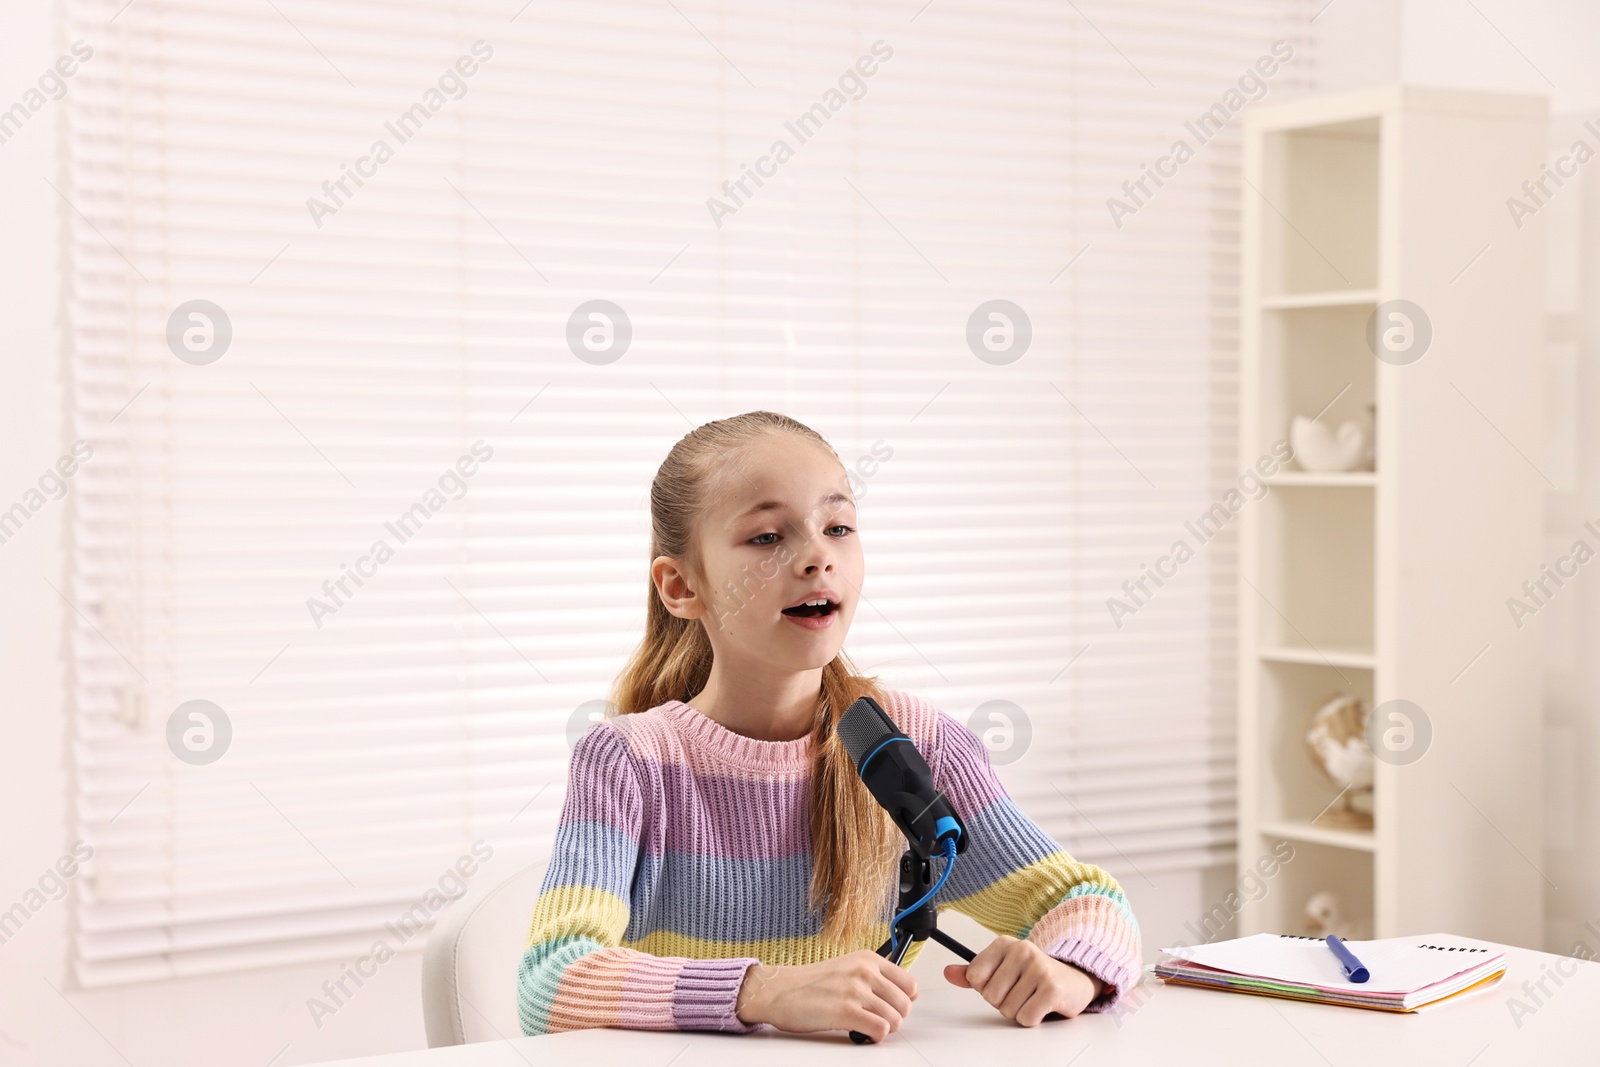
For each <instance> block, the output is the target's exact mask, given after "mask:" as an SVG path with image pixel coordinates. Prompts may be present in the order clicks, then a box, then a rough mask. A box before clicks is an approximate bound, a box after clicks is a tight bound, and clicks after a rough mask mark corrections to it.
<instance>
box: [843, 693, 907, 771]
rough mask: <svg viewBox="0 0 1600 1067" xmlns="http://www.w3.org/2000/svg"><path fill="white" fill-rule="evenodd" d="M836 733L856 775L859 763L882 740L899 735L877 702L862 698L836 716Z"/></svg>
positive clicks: (869, 698)
mask: <svg viewBox="0 0 1600 1067" xmlns="http://www.w3.org/2000/svg"><path fill="white" fill-rule="evenodd" d="M838 733H839V740H840V741H842V742H843V743H844V747H845V751H846V752H848V753H850V759H851V762H853V763H854V764H855V765H856V770H857V771H859V770H860V769H861V761H862V760H864V759H866V757H867V756H868V754H870V753H871V752H872V750H873V749H874V748H877V747H878V745H880V744H882V743H883V740H884V738H887V737H893V736H894V735H896V734H898V733H900V728H899V727H898V726H896V725H895V724H894V720H893V719H891V718H889V716H888V715H887V714H885V713H884V710H883V709H882V708H881V707H879V706H878V702H877V701H876V700H873V699H872V698H871V697H861V698H860V699H859V700H857V701H856V702H855V703H854V704H851V705H850V706H849V707H848V708H846V709H845V713H844V714H843V715H841V716H839V726H838Z"/></svg>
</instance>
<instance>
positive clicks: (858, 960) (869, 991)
mask: <svg viewBox="0 0 1600 1067" xmlns="http://www.w3.org/2000/svg"><path fill="white" fill-rule="evenodd" d="M916 999H917V980H916V979H915V978H913V977H911V975H910V974H909V973H908V972H907V971H906V970H905V969H904V968H902V967H898V966H896V965H895V964H893V963H890V962H889V961H888V960H887V959H885V958H884V957H882V956H880V955H878V954H877V953H876V952H873V951H872V950H871V949H865V948H864V949H859V950H857V951H855V952H847V953H845V954H844V955H842V956H835V957H834V958H832V959H829V960H823V961H822V962H820V963H804V964H798V965H796V966H792V967H769V966H766V965H764V964H752V965H751V966H750V968H749V969H748V970H746V971H745V974H744V984H743V985H742V986H740V987H739V1001H738V1005H737V1007H736V1008H735V1009H734V1014H735V1015H737V1016H738V1017H739V1020H740V1021H741V1022H745V1023H770V1024H772V1025H773V1026H775V1027H777V1028H778V1029H779V1030H787V1031H789V1032H791V1033H796V1034H809V1033H814V1032H816V1031H818V1030H858V1031H860V1032H861V1033H863V1034H866V1035H867V1036H868V1037H870V1038H872V1040H873V1041H882V1040H883V1039H884V1038H885V1037H887V1036H889V1035H890V1034H892V1033H894V1032H895V1031H896V1030H899V1029H900V1024H901V1022H903V1021H904V1020H905V1017H906V1016H907V1015H909V1014H910V1013H911V1002H912V1001H914V1000H916Z"/></svg>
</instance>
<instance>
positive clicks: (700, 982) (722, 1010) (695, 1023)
mask: <svg viewBox="0 0 1600 1067" xmlns="http://www.w3.org/2000/svg"><path fill="white" fill-rule="evenodd" d="M760 962H761V961H760V960H758V959H756V958H755V957H753V956H746V957H736V958H733V959H712V960H701V959H690V960H688V961H687V962H686V963H684V965H683V969H682V970H681V971H679V972H678V981H677V984H676V986H675V987H674V989H673V993H672V1021H673V1025H675V1026H676V1027H677V1028H678V1029H679V1030H722V1031H726V1032H728V1033H733V1034H748V1033H751V1032H753V1031H755V1030H759V1029H761V1028H762V1027H763V1026H765V1025H766V1024H765V1023H747V1022H744V1021H743V1020H741V1019H740V1018H739V1015H738V1010H737V1009H738V1006H739V990H740V988H741V987H742V986H743V985H744V975H745V971H747V970H749V969H750V966H751V965H752V964H756V963H760Z"/></svg>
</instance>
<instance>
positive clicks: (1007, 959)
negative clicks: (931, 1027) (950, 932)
mask: <svg viewBox="0 0 1600 1067" xmlns="http://www.w3.org/2000/svg"><path fill="white" fill-rule="evenodd" d="M944 976H945V978H946V979H948V980H949V981H950V984H951V985H957V986H960V987H961V988H963V989H976V990H977V991H978V992H979V993H981V994H983V999H984V1000H987V1001H988V1002H989V1003H990V1004H993V1005H994V1006H995V1007H996V1008H998V1009H999V1010H1000V1014H1001V1015H1004V1016H1005V1017H1006V1018H1007V1019H1012V1020H1014V1021H1016V1022H1017V1023H1020V1024H1021V1025H1023V1026H1038V1025H1039V1023H1040V1022H1042V1021H1043V1020H1044V1017H1045V1016H1046V1015H1047V1014H1048V1013H1050V1012H1052V1011H1058V1012H1060V1013H1061V1014H1062V1015H1065V1016H1066V1017H1067V1018H1069V1019H1070V1018H1072V1017H1073V1016H1074V1015H1077V1014H1079V1013H1080V1012H1082V1011H1083V1009H1084V1008H1087V1007H1088V1006H1089V1004H1090V1002H1091V1001H1093V1000H1094V998H1095V997H1097V996H1099V995H1100V992H1101V990H1103V989H1104V988H1105V983H1104V982H1102V981H1100V979H1098V978H1096V977H1094V976H1093V975H1090V974H1086V973H1084V972H1083V971H1081V970H1079V969H1078V968H1076V967H1074V966H1072V965H1071V964H1070V963H1062V962H1061V961H1060V960H1058V959H1055V958H1054V957H1051V956H1047V955H1045V951H1044V949H1042V948H1040V947H1039V946H1038V945H1037V944H1036V943H1034V942H1032V941H1022V940H1019V939H1017V938H1015V937H1010V936H1008V935H1005V934H1002V935H1000V936H999V937H997V938H995V939H994V941H992V942H991V943H990V944H989V947H988V948H986V949H984V950H983V951H982V952H979V953H978V954H977V955H976V956H974V957H973V958H972V962H971V963H952V964H950V965H949V966H947V967H946V968H945V969H944Z"/></svg>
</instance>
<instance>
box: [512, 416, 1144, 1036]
mask: <svg viewBox="0 0 1600 1067" xmlns="http://www.w3.org/2000/svg"><path fill="white" fill-rule="evenodd" d="M650 514H651V524H652V530H651V549H650V555H651V564H650V582H651V588H650V591H649V593H648V600H647V604H646V611H647V621H646V627H645V636H644V640H643V642H642V643H641V644H640V646H639V648H638V649H637V651H636V652H635V653H634V655H633V657H632V659H631V660H630V662H629V663H628V664H627V666H626V668H625V669H624V671H623V673H622V674H621V676H620V677H619V678H618V679H617V683H616V686H615V689H614V691H613V693H612V703H614V704H615V705H616V706H617V707H618V708H619V709H620V714H618V715H617V716H615V717H613V718H608V719H606V720H604V721H602V722H599V723H597V724H595V725H594V726H592V727H590V729H589V730H588V732H586V733H585V734H584V735H583V737H582V738H581V739H580V740H579V741H578V743H577V745H576V746H574V748H573V751H572V759H571V763H570V765H569V771H568V790H567V796H566V800H565V802H564V804H563V807H562V811H561V817H560V821H559V823H558V825H557V830H556V835H555V844H554V849H553V852H552V855H551V861H550V866H549V869H548V871H547V872H546V874H545V877H544V883H543V885H542V887H541V889H540V893H539V897H538V899H537V901H536V902H535V903H534V908H533V925H532V929H531V930H530V931H529V936H528V943H527V947H526V950H525V953H524V955H523V958H522V962H521V965H520V967H519V969H518V973H517V1001H518V1009H519V1013H520V1015H521V1023H522V1031H523V1033H525V1034H543V1033H553V1032H556V1031H561V1030H574V1029H581V1028H584V1027H598V1026H614V1027H624V1028H630V1029H645V1030H726V1031H733V1032H738V1033H747V1032H750V1031H753V1030H756V1029H759V1028H760V1027H762V1026H763V1025H771V1026H774V1027H776V1028H778V1029H780V1030H789V1031H795V1032H812V1031H818V1030H859V1031H861V1032H862V1033H864V1034H866V1035H867V1036H868V1037H870V1038H872V1039H873V1040H875V1041H881V1040H883V1039H884V1038H885V1037H886V1036H887V1035H888V1034H890V1033H892V1032H894V1031H896V1030H898V1029H899V1028H900V1024H901V1021H902V1020H903V1019H904V1018H905V1017H906V1015H907V1014H908V1013H909V1012H910V1011H911V1008H912V1002H913V1001H915V1000H916V998H917V983H916V981H915V979H913V978H912V977H911V976H910V975H909V974H908V973H907V972H906V970H904V969H903V968H902V967H899V966H895V965H894V964H891V963H890V962H889V961H888V960H887V959H885V958H884V957H882V956H879V955H878V954H877V953H876V952H875V951H874V949H876V948H877V947H878V946H879V945H880V944H881V943H882V942H884V941H885V940H887V938H888V935H889V929H890V923H891V921H892V919H893V916H894V912H895V909H896V906H897V904H898V863H899V859H900V855H901V853H902V852H903V851H904V849H905V840H904V838H903V837H902V836H901V834H900V832H899V830H898V829H897V827H896V826H895V824H894V822H893V821H892V820H891V819H890V817H889V815H888V813H887V812H885V811H884V810H883V808H882V807H880V806H879V804H878V802H877V801H876V800H875V799H873V797H872V794H871V793H870V792H869V791H868V790H867V788H866V787H865V786H864V785H863V784H862V783H861V780H860V778H859V776H858V775H857V773H856V768H855V766H854V764H853V763H852V762H851V759H850V756H849V754H848V752H847V751H846V750H845V748H844V745H843V744H842V743H841V742H840V740H839V738H838V736H837V735H836V734H835V732H834V726H835V724H836V723H837V722H838V719H839V716H840V715H841V714H842V713H843V712H844V710H845V709H846V708H848V707H849V706H850V704H851V703H852V702H853V701H854V700H855V699H856V698H857V697H859V696H862V695H870V696H872V697H873V698H874V699H875V700H877V701H878V703H879V704H880V705H882V707H883V709H884V710H885V711H886V712H888V714H889V717H890V718H891V719H893V720H894V721H895V723H896V724H897V725H898V726H899V727H900V729H901V730H902V731H903V732H904V733H905V734H907V735H908V736H909V737H910V738H911V739H912V741H913V742H914V743H915V744H916V746H917V749H918V750H919V751H920V752H922V753H923V755H924V757H925V758H926V759H927V762H928V765H929V768H930V770H931V771H932V772H933V778H934V784H935V785H936V786H937V787H938V788H939V789H940V791H941V792H943V794H944V795H945V796H946V797H947V798H948V799H949V801H950V803H951V804H952V806H953V807H954V808H955V809H956V811H957V812H958V813H959V814H960V815H961V818H962V820H963V821H964V822H965V823H966V825H967V828H968V830H969V831H970V833H969V837H970V844H969V846H968V847H967V850H966V851H965V852H964V853H962V854H961V857H960V859H959V860H958V861H957V862H956V865H955V868H954V869H953V871H952V872H951V874H950V877H949V878H948V879H947V880H946V881H945V883H944V885H943V886H942V887H940V889H939V891H938V893H937V895H936V896H935V898H934V901H933V903H934V906H935V907H936V909H940V910H942V909H944V908H947V907H948V908H954V909H956V910H957V911H960V912H963V913H964V914H967V915H970V916H972V917H973V918H975V919H977V920H978V921H979V922H980V923H982V924H983V925H984V926H985V927H987V928H988V929H989V930H991V931H993V932H994V933H995V934H996V935H998V936H997V937H996V939H995V940H994V941H993V942H992V943H991V944H990V945H988V946H987V947H986V948H984V949H982V950H981V951H980V952H978V954H977V956H976V957H975V958H974V959H973V960H972V962H971V963H966V964H959V963H958V964H951V965H949V966H947V967H945V969H944V976H945V979H946V980H947V981H949V982H951V983H952V984H954V985H957V986H961V987H962V988H970V989H974V990H976V991H977V992H978V993H979V994H980V995H981V996H982V997H983V998H984V1000H986V1001H987V1002H988V1003H989V1004H991V1005H993V1006H994V1007H995V1008H996V1009H997V1010H998V1011H999V1012H1000V1014H1001V1015H1003V1016H1005V1017H1006V1018H1007V1019H1011V1020H1013V1021H1015V1022H1017V1023H1019V1024H1021V1025H1023V1026H1035V1025H1037V1024H1038V1023H1039V1022H1040V1021H1041V1020H1042V1019H1043V1018H1044V1016H1045V1015H1046V1013H1048V1012H1051V1011H1058V1012H1060V1013H1061V1014H1063V1015H1065V1016H1068V1017H1071V1016H1074V1015H1076V1014H1078V1013H1079V1012H1081V1011H1085V1010H1088V1011H1097V1010H1102V1009H1104V1008H1107V1007H1109V1006H1110V1005H1112V1004H1113V1003H1115V1002H1116V1001H1117V999H1118V998H1119V997H1120V996H1121V995H1122V994H1123V993H1124V992H1125V991H1126V990H1127V988H1128V987H1129V986H1130V985H1132V984H1133V982H1134V980H1135V978H1136V975H1137V971H1138V967H1139V960H1140V944H1139V928H1138V924H1137V923H1136V922H1135V921H1134V918H1133V913H1132V911H1131V910H1130V909H1129V907H1128V902H1127V900H1126V898H1125V897H1124V896H1123V893H1122V889H1121V888H1120V887H1119V886H1118V885H1117V882H1116V881H1115V880H1114V879H1113V878H1112V877H1111V876H1110V875H1109V874H1107V873H1106V872H1105V871H1103V870H1101V869H1100V868H1098V867H1094V866H1091V865H1089V864H1084V863H1078V862H1076V861H1075V860H1073V858H1072V857H1071V856H1069V855H1068V854H1067V853H1066V852H1065V851H1064V850H1063V849H1062V848H1061V847H1060V846H1059V845H1058V844H1056V842H1055V841H1054V840H1053V839H1052V838H1050V837H1049V835H1047V834H1045V833H1044V832H1043V831H1042V830H1041V829H1040V828H1039V827H1038V826H1037V825H1035V824H1034V823H1033V822H1032V821H1031V820H1030V819H1028V817H1027V816H1026V815H1024V814H1023V813H1022V812H1021V811H1020V810H1018V808H1017V807H1016V805H1015V804H1014V803H1013V802H1012V800H1011V798H1010V797H1009V796H1008V795H1007V793H1006V791H1005V789H1004V788H1003V787H1002V786H1001V783H1000V781H999V779H998V778H997V777H996V775H995V773H994V770H993V768H992V767H991V765H990V763H989V758H988V753H987V751H986V750H985V748H984V747H983V744H982V743H981V742H980V741H979V740H978V738H977V737H976V736H975V735H974V734H973V733H972V732H971V731H970V730H968V729H967V728H966V726H964V725H963V724H962V723H960V722H959V721H958V720H956V719H955V718H953V717H952V716H950V715H948V714H946V713H945V712H944V711H942V710H940V709H938V708H936V707H934V706H933V705H932V704H929V703H928V702H927V701H925V700H922V699H921V698H919V697H917V696H914V695H913V694H911V693H908V692H903V691H901V690H897V689H891V688H887V687H884V686H881V685H879V683H878V681H877V679H876V678H875V677H863V676H860V675H858V674H857V673H856V671H855V669H854V667H853V666H852V665H851V663H850V660H849V659H848V658H847V657H846V656H845V654H844V652H843V651H842V650H841V646H842V645H843V644H844V638H845V634H846V633H847V632H848V631H849V629H850V622H851V620H852V619H853V618H854V617H855V611H856V605H857V603H858V602H859V600H860V599H861V583H862V578H863V570H864V567H863V560H862V553H861V543H860V540H859V539H858V538H857V537H856V529H855V525H854V524H855V506H854V503H853V501H852V499H851V495H850V484H849V481H848V479H847V478H846V476H845V474H844V470H843V466H842V465H841V463H840V461H839V458H838V456H837V455H836V454H835V453H834V451H833V450H832V448H831V447H829V446H828V444H827V443H826V442H825V441H824V440H823V439H822V437H821V436H820V435H818V434H817V433H816V432H815V431H813V430H811V429H810V428H809V427H807V426H805V425H803V424H802V423H799V422H796V421H795V420H793V419H790V418H788V417H786V416H783V415H778V414H774V413H772V412H767V411H755V412H750V413H748V414H745V415H739V416H736V417H733V418H728V419H722V420H719V421H717V422H711V423H707V424H706V425H704V426H701V427H700V428H699V429H697V430H695V431H693V432H692V433H690V434H689V435H687V436H686V437H684V438H683V439H682V440H681V441H679V442H678V443H677V444H676V445H675V446H674V447H673V449H672V451H671V452H670V453H669V454H668V456H667V458H666V460H665V462H663V463H662V465H661V469H660V470H659V471H658V472H657V473H656V477H655V481H654V483H653V484H652V486H651V492H650ZM818 602H822V603H820V604H819V603H818ZM943 864H944V861H943V860H942V859H938V860H935V877H937V876H938V875H939V874H940V873H942V872H943ZM923 944H924V942H916V943H915V944H914V945H913V946H912V947H911V948H910V949H909V950H908V951H907V953H906V956H905V966H906V967H909V966H910V965H911V963H913V962H914V961H915V959H916V957H917V955H918V954H919V952H920V951H921V948H922V946H923Z"/></svg>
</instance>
